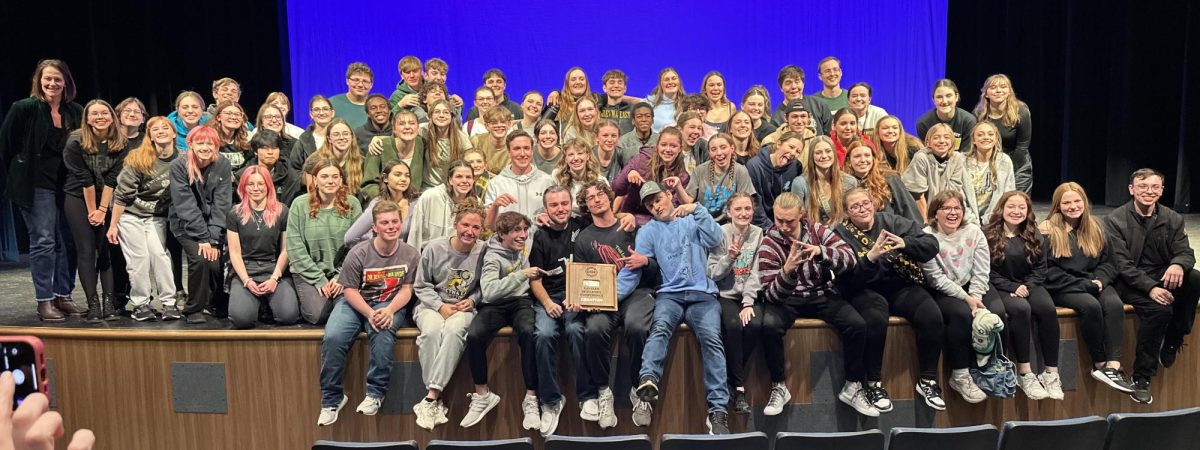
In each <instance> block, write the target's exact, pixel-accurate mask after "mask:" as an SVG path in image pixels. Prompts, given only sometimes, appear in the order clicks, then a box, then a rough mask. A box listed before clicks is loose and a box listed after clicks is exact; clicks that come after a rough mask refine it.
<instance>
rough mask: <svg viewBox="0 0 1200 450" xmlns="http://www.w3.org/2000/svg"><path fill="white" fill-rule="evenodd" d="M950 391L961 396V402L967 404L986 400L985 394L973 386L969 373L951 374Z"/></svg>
mask: <svg viewBox="0 0 1200 450" xmlns="http://www.w3.org/2000/svg"><path fill="white" fill-rule="evenodd" d="M950 389H954V390H955V392H958V393H959V394H960V395H962V398H963V400H966V401H967V403H979V402H982V401H984V400H987V394H985V393H983V391H982V390H980V389H979V386H976V385H975V382H974V381H972V380H971V373H970V372H967V371H966V370H963V371H962V372H959V373H954V372H951V374H950Z"/></svg>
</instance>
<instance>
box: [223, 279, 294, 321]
mask: <svg viewBox="0 0 1200 450" xmlns="http://www.w3.org/2000/svg"><path fill="white" fill-rule="evenodd" d="M264 281H265V280H264ZM263 300H266V301H267V302H269V304H270V305H271V312H272V313H274V314H275V322H277V323H279V324H280V325H291V324H293V323H296V321H297V320H299V319H300V306H299V301H298V300H297V299H296V288H295V287H294V286H292V277H288V276H285V277H283V278H280V279H279V283H278V284H276V286H275V292H272V293H270V294H268V295H264V296H262V297H258V296H256V295H254V294H251V293H250V290H249V289H246V285H244V284H242V280H240V279H238V278H237V277H234V279H233V281H232V283H231V284H230V285H229V320H230V321H232V322H233V326H234V327H235V328H250V327H253V326H254V322H255V321H256V320H258V305H259V302H260V301H263Z"/></svg>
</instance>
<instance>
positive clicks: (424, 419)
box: [412, 399, 438, 431]
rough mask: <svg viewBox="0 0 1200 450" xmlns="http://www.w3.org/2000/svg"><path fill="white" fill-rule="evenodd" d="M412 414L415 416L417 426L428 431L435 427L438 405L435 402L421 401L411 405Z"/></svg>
mask: <svg viewBox="0 0 1200 450" xmlns="http://www.w3.org/2000/svg"><path fill="white" fill-rule="evenodd" d="M412 409H413V414H416V415H417V426H418V427H421V428H424V429H426V430H429V431H433V427H434V426H436V425H437V414H438V404H437V402H436V401H432V402H430V401H425V399H421V401H419V402H417V404H415V405H413V407H412Z"/></svg>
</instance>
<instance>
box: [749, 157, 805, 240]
mask: <svg viewBox="0 0 1200 450" xmlns="http://www.w3.org/2000/svg"><path fill="white" fill-rule="evenodd" d="M746 171H747V172H750V180H751V181H753V182H754V191H755V192H758V195H756V196H754V222H753V223H754V225H755V226H758V227H759V228H762V229H764V230H766V229H768V228H771V224H772V222H773V221H772V218H774V217H775V213H774V211H773V210H772V209H771V206H773V205H774V204H775V197H778V196H779V194H782V193H784V192H787V191H790V190H791V185H792V180H793V179H795V178H796V177H797V176H799V175H800V163H799V162H796V161H792V162H789V163H787V164H785V165H784V166H783V167H775V165H774V164H772V163H771V147H770V146H763V148H761V149H759V150H758V154H757V155H754V158H751V159H750V160H749V161H746Z"/></svg>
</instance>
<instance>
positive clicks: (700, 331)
mask: <svg viewBox="0 0 1200 450" xmlns="http://www.w3.org/2000/svg"><path fill="white" fill-rule="evenodd" d="M680 322H684V323H687V324H688V327H689V328H691V330H692V334H695V335H696V342H698V343H699V344H700V360H701V363H702V364H703V365H704V390H705V391H706V392H707V393H708V412H710V413H714V412H724V411H725V404H726V403H729V388H728V387H727V386H726V384H725V383H726V372H725V347H724V346H723V345H722V343H721V304H720V303H718V300H717V297H716V296H715V295H713V294H709V293H707V292H700V291H684V292H660V293H659V294H658V298H657V299H656V300H655V302H654V321H653V323H651V325H650V338H649V339H647V341H646V349H645V350H644V351H643V352H642V372H641V377H642V378H647V377H649V378H653V379H654V380H661V379H662V373H663V361H664V360H665V359H666V358H667V346H668V345H669V344H670V343H671V335H672V334H674V333H675V328H677V327H679V323H680Z"/></svg>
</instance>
